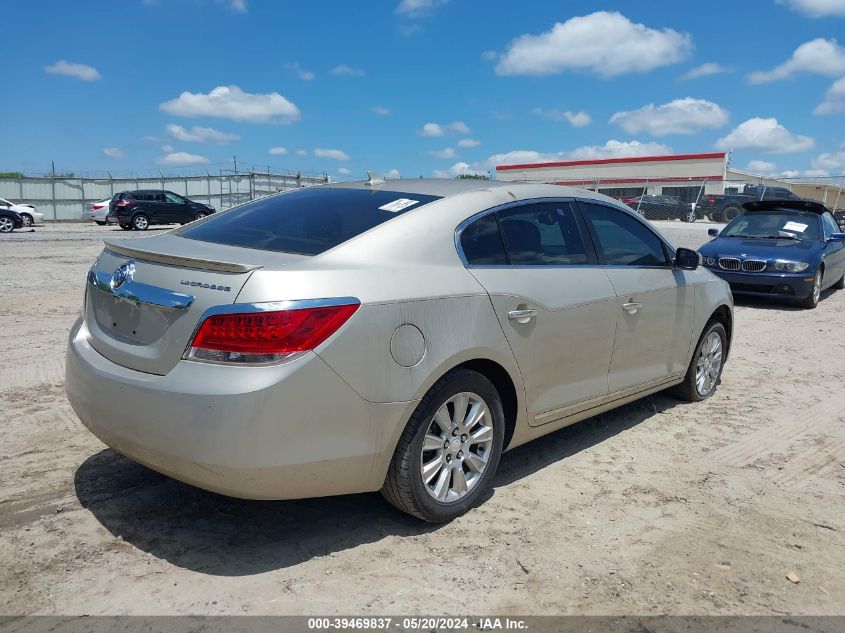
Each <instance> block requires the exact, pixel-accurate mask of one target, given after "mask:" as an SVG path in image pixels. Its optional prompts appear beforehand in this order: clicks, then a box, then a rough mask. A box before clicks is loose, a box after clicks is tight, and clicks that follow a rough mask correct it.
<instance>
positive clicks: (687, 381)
mask: <svg viewBox="0 0 845 633" xmlns="http://www.w3.org/2000/svg"><path fill="white" fill-rule="evenodd" d="M727 349H728V333H727V331H726V330H725V326H724V325H722V324H721V323H719V322H718V321H708V323H707V325H706V326H705V328H704V331H703V332H702V333H701V337H700V338H699V339H698V345H696V346H695V352H694V353H693V355H692V360H690V364H689V367H688V368H687V375H686V376H685V377H684V382H682V383H681V384H680V385H677V386H676V387H674V388H673V390H672V391H673V393H674V395H675V396H676V397H678V398H679V399H681V400H686V401H687V402H700V401H702V400H706V399H707V398H709V397H710V396H712V395H713V394H714V393H715V392H716V387H718V385H719V382H720V380H721V378H722V369H723V368H724V365H725V363H724V361H725V353H726V352H727Z"/></svg>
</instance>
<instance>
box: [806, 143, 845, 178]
mask: <svg viewBox="0 0 845 633" xmlns="http://www.w3.org/2000/svg"><path fill="white" fill-rule="evenodd" d="M812 166H813V169H825V170H830V171H834V172H836V173H838V174H841V173H843V172H845V143H842V144H841V145H840V146H839V151H837V152H827V153H824V154H819V155H818V156H816V157H815V158H814V159H813V162H812Z"/></svg>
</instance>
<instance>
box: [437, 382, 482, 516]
mask: <svg viewBox="0 0 845 633" xmlns="http://www.w3.org/2000/svg"><path fill="white" fill-rule="evenodd" d="M492 447H493V416H492V415H491V413H490V408H489V407H488V406H487V403H486V402H484V400H483V399H482V398H481V397H480V396H478V395H477V394H474V393H471V392H462V393H458V394H455V395H454V396H452V397H451V398H449V399H448V400H447V401H446V402H444V403H443V404H442V405H441V406H440V408H439V409H437V412H436V413H435V414H434V417H433V418H432V419H431V421H430V422H429V424H428V427H427V429H426V434H425V437H424V438H423V445H422V449H421V453H422V454H421V459H420V470H421V474H422V480H423V484H424V485H425V489H426V491H427V492H428V494H429V495H431V496H432V497H433V498H434V499H435V500H437V501H439V502H441V503H452V502H455V501H458V500H460V499H462V498H463V497H464V496H465V495H467V494H468V493H469V492H470V491H471V490H472V489H473V488H474V487H475V486H476V485H477V484H478V482H479V481H480V480H481V477H482V475H483V474H484V471H485V470H486V468H487V464H488V460H489V458H490V454H491V451H492Z"/></svg>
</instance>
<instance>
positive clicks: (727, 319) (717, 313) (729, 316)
mask: <svg viewBox="0 0 845 633" xmlns="http://www.w3.org/2000/svg"><path fill="white" fill-rule="evenodd" d="M710 321H716V323H721V324H722V326H723V327H724V328H725V332H726V333H727V335H728V340H727V341H726V345H725V360H727V358H728V354H730V350H731V342H732V341H733V311H732V310H731V309H730V307H729V306H728V305H727V304H724V303H723V304H722V305H720V306H719V307H718V308H716V309H715V310H714V311H713V313H712V314H711V315H710V318H709V319H708V323H709V322H710Z"/></svg>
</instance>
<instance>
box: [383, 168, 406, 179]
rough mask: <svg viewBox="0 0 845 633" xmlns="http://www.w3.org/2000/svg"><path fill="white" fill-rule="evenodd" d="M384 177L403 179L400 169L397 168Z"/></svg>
mask: <svg viewBox="0 0 845 633" xmlns="http://www.w3.org/2000/svg"><path fill="white" fill-rule="evenodd" d="M384 177H385V178H401V177H402V174H400V173H399V170H398V169H395V168H394V169H391V170H390V171H388V172H387V173H386V174H385V175H384Z"/></svg>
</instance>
